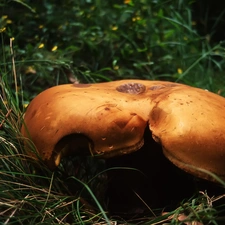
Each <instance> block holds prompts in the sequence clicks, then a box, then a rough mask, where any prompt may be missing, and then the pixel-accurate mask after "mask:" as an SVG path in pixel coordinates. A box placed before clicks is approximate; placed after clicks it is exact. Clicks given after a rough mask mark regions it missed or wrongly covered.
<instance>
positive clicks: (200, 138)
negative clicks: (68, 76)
mask: <svg viewBox="0 0 225 225" xmlns="http://www.w3.org/2000/svg"><path fill="white" fill-rule="evenodd" d="M224 112H225V99H224V98H223V97H221V96H219V95H217V94H214V93H211V92H209V91H206V90H202V89H198V88H194V87H190V86H187V85H183V84H178V83H172V82H164V81H146V80H120V81H112V82H107V83H97V84H65V85H59V86H55V87H52V88H50V89H47V90H45V91H43V92H42V93H40V94H39V95H38V96H37V97H35V98H34V99H33V100H32V101H31V103H30V104H29V106H28V108H27V111H26V113H25V116H24V124H23V125H22V128H21V132H22V135H23V136H24V137H27V138H28V139H31V140H32V142H33V144H34V146H35V149H36V151H37V153H38V155H39V156H40V158H41V159H42V160H43V161H44V162H45V163H46V164H47V166H48V167H49V168H50V169H55V168H56V167H57V166H58V165H59V163H60V159H61V158H62V157H64V156H67V155H72V154H80V152H81V151H85V150H89V151H90V153H91V154H92V155H97V156H100V157H104V158H109V157H113V156H117V155H123V154H129V153H131V152H134V151H137V150H139V149H140V148H141V147H142V145H143V144H144V140H143V135H144V132H145V129H146V128H148V127H149V129H150V131H151V134H152V138H153V139H154V140H155V141H156V142H158V143H160V144H161V146H162V149H163V153H164V155H165V156H166V157H167V158H168V159H169V160H170V161H171V162H172V163H173V164H175V165H176V166H177V167H179V168H180V169H182V170H184V171H186V172H188V173H191V174H192V175H194V176H198V177H201V178H203V179H208V180H214V178H213V177H212V176H210V175H209V174H208V173H205V172H204V170H207V171H209V172H211V173H214V174H215V175H217V176H219V177H220V178H221V179H223V180H225V163H224V162H225V114H224ZM149 138H151V137H149ZM28 139H26V140H25V149H26V151H27V152H28V154H33V155H34V153H32V146H31V144H30V142H29V141H28ZM149 151H151V149H149ZM149 160H154V159H149Z"/></svg>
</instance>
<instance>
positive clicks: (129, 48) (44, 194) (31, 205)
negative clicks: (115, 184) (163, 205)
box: [0, 0, 225, 225]
mask: <svg viewBox="0 0 225 225" xmlns="http://www.w3.org/2000/svg"><path fill="white" fill-rule="evenodd" d="M1 4H2V5H1V6H3V7H2V9H1V10H2V15H3V16H2V17H1V20H0V34H1V41H2V45H1V50H2V51H1V56H0V58H1V63H0V94H1V95H0V97H1V99H0V222H1V224H4V225H6V224H96V225H97V224H111V223H112V222H113V221H115V222H117V224H127V223H129V224H163V223H170V224H184V223H186V224H190V223H188V221H198V222H199V224H201V223H202V224H220V223H223V222H222V221H224V220H225V219H224V218H223V217H222V216H223V214H224V211H225V206H224V205H223V203H221V202H220V201H221V199H220V198H219V196H218V197H217V196H214V197H212V196H208V195H207V194H206V193H199V195H198V196H195V197H193V198H192V199H189V200H187V201H184V202H183V203H181V204H180V206H179V207H178V208H176V209H174V210H172V211H171V212H169V213H168V214H167V215H161V212H163V209H160V210H155V209H151V210H149V216H146V217H143V218H138V219H132V220H129V221H124V220H123V219H122V218H110V215H109V214H108V213H107V212H106V211H104V209H105V208H104V202H103V199H102V198H103V196H102V194H101V193H103V194H104V188H105V185H106V182H107V177H106V175H105V172H106V171H105V167H104V162H102V161H101V160H100V161H99V160H96V159H93V158H91V157H88V158H87V159H85V160H84V159H82V158H75V159H70V161H69V162H68V161H65V162H64V163H62V164H61V165H60V167H59V168H58V169H57V170H56V171H54V172H52V171H49V170H48V168H46V167H45V165H44V164H42V162H40V163H38V164H37V163H36V161H35V160H34V159H33V158H32V157H30V156H28V155H27V154H26V152H25V151H24V149H23V143H22V140H23V137H21V134H20V127H21V124H22V122H23V113H24V112H25V106H26V105H27V104H28V103H29V101H30V100H31V99H32V98H33V97H34V96H36V95H37V94H38V93H39V92H41V91H42V90H44V89H46V88H48V87H50V86H53V85H57V84H61V83H68V82H70V80H79V81H80V82H99V81H110V80H116V79H125V78H139V79H152V80H154V79H161V80H170V81H176V82H181V83H186V84H189V85H192V86H197V87H201V88H206V89H209V90H210V91H213V92H218V93H220V94H221V95H225V89H224V86H225V85H224V84H225V79H224V74H223V71H224V67H225V66H224V62H225V61H224V43H223V42H220V43H213V42H212V41H211V40H210V39H209V38H208V36H207V37H206V36H205V37H203V36H200V35H199V34H198V32H197V31H196V29H195V26H194V25H193V22H194V21H193V19H192V14H191V8H190V7H189V6H190V4H191V3H190V2H189V1H177V2H176V3H173V4H172V2H171V1H162V0H159V1H148V0H142V1H124V2H123V3H122V2H119V1H115V2H110V1H109V2H108V1H98V0H95V1H82V0H80V1H64V2H61V3H59V4H58V5H56V4H55V3H52V2H51V1H49V2H46V1H44V4H43V5H42V6H40V4H39V3H37V4H36V3H33V4H31V3H29V2H28V1H23V2H22V1H11V2H6V1H5V2H4V3H1ZM62 9H63V10H62ZM21 12H22V15H24V16H22V17H21V16H18V15H21ZM57 12H58V13H57ZM59 12H61V13H62V12H63V13H62V14H60V13H59ZM223 13H224V12H221V15H223ZM102 18H104V19H102ZM218 18H220V17H218ZM149 21H150V22H149ZM217 23H218V21H215V24H217ZM31 28H32V29H31ZM209 35H210V34H209ZM87 53H88V54H87ZM68 165H73V167H72V169H71V168H70V169H69V168H68V167H69V166H68ZM93 165H94V166H93ZM93 168H94V170H93ZM70 170H73V171H77V172H76V173H75V174H74V172H72V173H71V171H70ZM71 187H72V188H71ZM221 198H222V199H223V198H224V196H221ZM152 210H153V212H154V214H156V215H154V214H153V213H152ZM168 217H169V218H168ZM181 217H183V218H184V219H185V221H181ZM115 224H116V223H115Z"/></svg>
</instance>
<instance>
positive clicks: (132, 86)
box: [116, 83, 146, 95]
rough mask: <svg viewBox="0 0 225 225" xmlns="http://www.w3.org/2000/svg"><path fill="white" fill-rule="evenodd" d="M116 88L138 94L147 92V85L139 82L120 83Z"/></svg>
mask: <svg viewBox="0 0 225 225" xmlns="http://www.w3.org/2000/svg"><path fill="white" fill-rule="evenodd" d="M116 90H117V91H119V92H123V93H128V94H133V95H137V94H141V93H143V92H145V90H146V87H145V85H143V84H139V83H128V84H122V85H120V86H119V87H117V88H116Z"/></svg>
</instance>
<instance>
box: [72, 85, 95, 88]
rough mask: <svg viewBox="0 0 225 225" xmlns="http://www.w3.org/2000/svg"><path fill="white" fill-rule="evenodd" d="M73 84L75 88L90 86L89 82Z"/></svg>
mask: <svg viewBox="0 0 225 225" xmlns="http://www.w3.org/2000/svg"><path fill="white" fill-rule="evenodd" d="M73 86H74V87H77V88H86V87H90V86H91V84H73Z"/></svg>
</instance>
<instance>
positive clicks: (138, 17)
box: [132, 16, 141, 22]
mask: <svg viewBox="0 0 225 225" xmlns="http://www.w3.org/2000/svg"><path fill="white" fill-rule="evenodd" d="M140 19H141V17H140V16H136V17H133V18H132V21H133V22H135V21H138V20H140Z"/></svg>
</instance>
